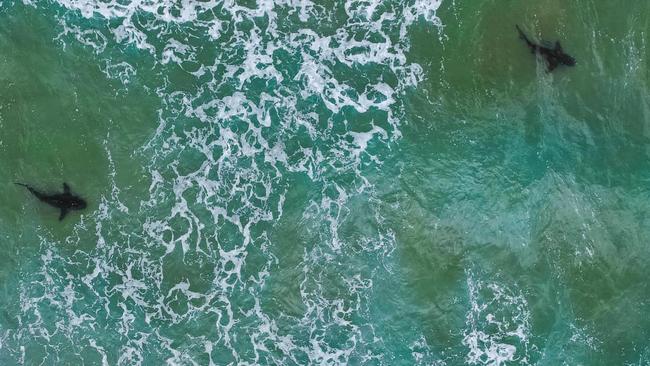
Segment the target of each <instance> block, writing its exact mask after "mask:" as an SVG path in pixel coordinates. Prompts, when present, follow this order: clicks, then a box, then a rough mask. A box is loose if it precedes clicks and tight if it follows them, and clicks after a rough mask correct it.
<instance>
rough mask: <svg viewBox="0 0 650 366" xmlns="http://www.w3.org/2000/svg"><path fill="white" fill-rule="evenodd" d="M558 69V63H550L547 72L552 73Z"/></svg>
mask: <svg viewBox="0 0 650 366" xmlns="http://www.w3.org/2000/svg"><path fill="white" fill-rule="evenodd" d="M556 67H557V62H556V61H549V62H548V69H547V70H546V72H549V73H550V72H552V71H553V70H555V68H556Z"/></svg>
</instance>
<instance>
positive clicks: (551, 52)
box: [516, 25, 576, 72]
mask: <svg viewBox="0 0 650 366" xmlns="http://www.w3.org/2000/svg"><path fill="white" fill-rule="evenodd" d="M516 27H517V31H519V36H520V37H521V39H523V40H524V41H525V42H526V45H527V46H528V47H529V48H530V52H532V53H536V54H538V55H540V56H542V57H543V58H544V60H546V64H547V67H548V69H547V71H548V72H551V71H553V70H555V68H556V67H558V66H559V65H566V66H574V65H575V64H576V60H575V59H574V58H573V57H571V56H569V55H568V54H566V53H564V50H563V49H562V46H561V45H560V41H557V42H555V47H553V48H551V47H546V46H542V45H541V44H538V43H535V42H532V41H531V40H530V39H528V37H527V36H526V34H525V33H524V32H523V31H522V30H521V28H519V26H518V25H516Z"/></svg>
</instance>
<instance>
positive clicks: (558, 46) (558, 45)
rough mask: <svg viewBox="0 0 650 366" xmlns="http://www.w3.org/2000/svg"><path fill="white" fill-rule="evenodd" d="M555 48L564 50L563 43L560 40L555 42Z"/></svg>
mask: <svg viewBox="0 0 650 366" xmlns="http://www.w3.org/2000/svg"><path fill="white" fill-rule="evenodd" d="M555 49H556V50H557V51H562V45H560V41H557V42H555Z"/></svg>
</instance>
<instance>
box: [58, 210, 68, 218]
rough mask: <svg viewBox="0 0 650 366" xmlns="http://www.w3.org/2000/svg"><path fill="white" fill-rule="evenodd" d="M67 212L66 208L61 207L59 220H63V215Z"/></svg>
mask: <svg viewBox="0 0 650 366" xmlns="http://www.w3.org/2000/svg"><path fill="white" fill-rule="evenodd" d="M67 214H68V210H67V209H65V208H62V209H61V214H60V215H59V221H61V220H63V218H64V217H65V215H67Z"/></svg>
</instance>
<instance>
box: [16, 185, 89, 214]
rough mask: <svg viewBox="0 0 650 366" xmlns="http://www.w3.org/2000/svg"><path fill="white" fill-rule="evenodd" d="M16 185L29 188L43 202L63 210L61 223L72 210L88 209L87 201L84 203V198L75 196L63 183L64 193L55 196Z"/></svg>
mask: <svg viewBox="0 0 650 366" xmlns="http://www.w3.org/2000/svg"><path fill="white" fill-rule="evenodd" d="M16 184H17V185H19V186H23V187H25V188H27V190H29V191H30V192H31V193H32V194H33V195H34V196H36V198H38V199H39V200H40V201H41V202H45V203H47V204H48V205H50V206H54V207H56V208H58V209H59V210H61V214H60V215H59V221H61V220H63V218H64V217H65V216H66V215H67V214H68V212H70V211H72V210H83V209H84V208H86V201H84V200H83V198H81V197H79V196H75V195H73V194H72V193H70V186H68V184H67V183H63V193H54V194H46V193H43V192H40V191H38V190H36V189H34V188H32V187H31V186H29V185H27V184H24V183H16Z"/></svg>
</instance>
